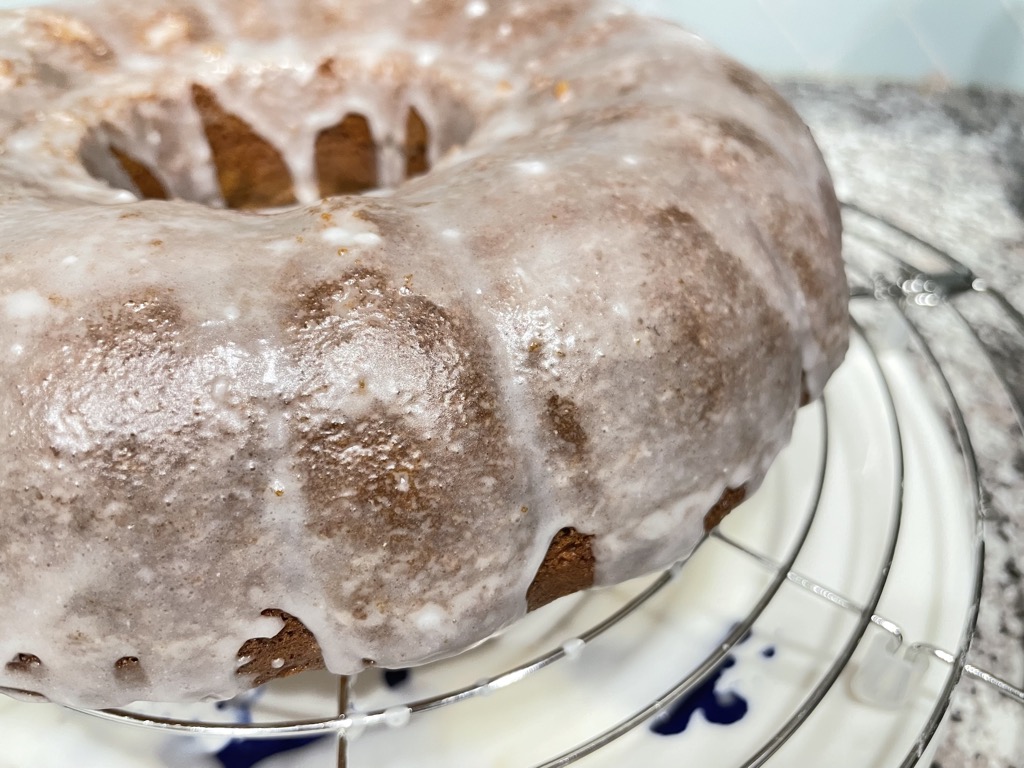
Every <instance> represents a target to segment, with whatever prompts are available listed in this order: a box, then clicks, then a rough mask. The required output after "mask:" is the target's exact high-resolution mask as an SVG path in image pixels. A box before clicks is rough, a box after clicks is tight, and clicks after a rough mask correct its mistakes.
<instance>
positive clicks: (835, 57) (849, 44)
mask: <svg viewBox="0 0 1024 768" xmlns="http://www.w3.org/2000/svg"><path fill="white" fill-rule="evenodd" d="M627 4H629V5H632V6H634V7H636V8H640V9H641V10H643V11H645V12H648V13H652V14H655V15H658V16H664V17H665V18H670V19H672V20H674V21H678V22H680V23H682V24H684V25H685V26H688V27H690V28H691V29H693V30H694V31H696V32H698V33H700V34H701V35H703V36H704V37H706V38H708V39H709V40H711V41H712V42H714V43H715V44H717V45H719V46H720V47H722V48H724V49H725V50H727V51H728V52H729V53H731V54H732V55H734V56H736V57H737V58H739V59H741V60H743V61H745V62H747V63H748V64H750V65H751V66H753V67H755V68H756V69H759V70H761V71H763V72H765V73H768V74H772V75H793V74H812V75H816V76H822V77H857V78H864V77H872V78H879V77H881V78H890V79H899V80H907V79H910V80H917V79H921V78H929V77H931V78H942V79H945V80H948V81H950V82H953V83H959V84H979V85H988V86H993V87H997V88H1010V89H1014V90H1022V91H1024V0H627Z"/></svg>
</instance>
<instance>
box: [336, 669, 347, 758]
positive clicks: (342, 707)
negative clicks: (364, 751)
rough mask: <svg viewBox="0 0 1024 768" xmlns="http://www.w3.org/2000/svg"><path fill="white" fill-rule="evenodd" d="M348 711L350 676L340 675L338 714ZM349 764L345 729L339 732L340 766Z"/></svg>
mask: <svg viewBox="0 0 1024 768" xmlns="http://www.w3.org/2000/svg"><path fill="white" fill-rule="evenodd" d="M347 712H348V677H346V676H345V675H339V676H338V714H339V715H344V714H346V713H347ZM346 766H348V739H346V738H345V736H344V731H339V732H338V768H346Z"/></svg>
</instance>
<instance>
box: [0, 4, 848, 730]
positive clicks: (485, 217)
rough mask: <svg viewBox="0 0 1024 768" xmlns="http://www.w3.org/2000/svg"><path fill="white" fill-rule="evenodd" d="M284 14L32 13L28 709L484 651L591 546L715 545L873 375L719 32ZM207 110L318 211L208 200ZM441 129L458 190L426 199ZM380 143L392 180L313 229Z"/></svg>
mask: <svg viewBox="0 0 1024 768" xmlns="http://www.w3.org/2000/svg"><path fill="white" fill-rule="evenodd" d="M385 5H386V8H385V7H383V6H385ZM280 6H281V7H280V9H279V10H278V11H276V12H275V13H273V14H267V15H266V16H264V15H263V14H259V15H258V16H254V15H253V14H252V13H251V11H252V9H253V8H258V7H261V6H258V5H253V4H249V3H243V2H239V1H235V0H211V1H210V2H204V3H202V4H201V5H199V4H194V5H193V4H190V3H182V4H175V5H173V6H172V5H169V4H167V3H164V2H161V1H160V0H136V2H133V3H131V4H130V5H127V4H119V7H118V8H117V9H116V10H115V9H112V8H111V7H109V5H107V4H102V3H97V4H83V5H80V6H77V7H74V8H73V9H72V10H70V11H67V12H57V11H48V10H47V11H39V10H32V11H24V12H14V13H0V93H2V94H3V102H2V106H0V307H2V310H3V316H4V318H5V322H4V323H3V324H2V326H0V349H4V350H8V353H7V355H6V359H5V363H6V364H5V366H4V367H3V369H2V372H0V419H2V421H0V425H2V427H3V429H4V430H5V436H6V440H5V441H4V444H3V445H2V446H0V526H2V528H3V531H4V536H3V540H2V541H0V563H2V566H0V606H2V609H3V610H2V612H3V615H4V616H5V617H6V623H7V625H8V630H7V631H5V632H4V633H2V634H0V664H2V663H3V662H4V661H5V660H6V659H14V658H15V657H16V656H17V654H28V653H31V654H34V655H35V656H38V657H39V658H40V659H41V660H42V661H43V665H42V668H41V671H39V672H32V673H26V672H24V671H19V670H17V669H12V668H11V667H7V668H4V667H3V666H0V687H6V688H12V689H22V690H32V691H38V692H40V693H43V694H45V695H46V696H48V697H50V698H51V699H54V700H58V701H64V702H72V703H76V704H85V705H92V706H99V705H102V706H109V705H114V704H122V703H126V702H128V701H131V700H135V699H150V700H168V701H169V700H190V699H191V700H197V699H202V698H205V697H209V696H219V697H226V696H230V695H233V694H235V693H237V692H238V691H239V690H240V689H242V688H244V687H246V686H247V685H248V684H249V683H250V682H251V681H250V680H249V679H248V678H245V677H239V676H238V675H237V674H236V672H235V670H236V668H237V667H238V666H240V664H242V663H244V662H243V661H241V660H239V658H238V653H239V648H240V647H241V646H242V644H243V643H244V642H245V641H246V640H248V639H250V638H254V637H269V636H272V635H273V634H274V633H275V632H277V631H278V630H279V629H280V628H281V625H282V622H281V620H280V619H276V618H268V617H264V616H261V611H263V610H265V609H278V610H282V611H285V612H287V613H289V614H291V615H292V616H295V617H298V618H299V619H300V620H301V621H302V622H303V623H304V624H305V626H306V627H308V628H309V629H310V630H311V631H312V632H313V634H314V635H315V636H316V637H317V639H318V640H319V643H320V645H321V647H322V651H323V656H324V659H325V661H326V663H327V665H328V667H329V668H330V669H332V670H334V671H336V672H338V673H352V672H355V671H357V670H358V669H360V668H361V667H362V666H363V664H364V661H363V660H364V659H373V660H374V661H376V662H377V663H380V664H383V665H385V666H403V665H409V664H414V663H417V662H423V661H426V660H429V659H432V658H436V657H439V656H443V655H445V654H450V653H455V652H458V651H460V650H462V649H464V648H466V647H468V646H470V645H471V644H473V643H475V642H478V641H479V640H481V639H482V638H484V637H486V636H487V635H489V634H491V633H492V632H494V631H496V630H498V629H500V628H501V627H503V626H506V625H507V624H509V623H510V622H511V621H513V620H515V619H516V618H518V617H519V616H521V615H522V614H523V613H524V612H525V610H526V601H525V595H526V592H527V588H528V586H529V585H530V583H531V580H532V579H533V576H534V574H535V573H536V571H537V568H538V566H539V565H540V563H541V561H542V559H543V557H544V554H545V551H546V549H547V546H548V543H549V542H550V541H551V539H552V537H553V536H554V534H555V533H556V532H557V531H558V530H559V529H561V528H563V527H568V526H571V527H573V528H575V529H577V530H578V531H580V532H582V533H584V534H587V535H592V536H593V537H594V540H593V549H594V553H595V556H596V561H597V566H596V567H597V574H596V577H597V582H598V583H600V584H607V583H613V582H616V581H620V580H623V579H626V578H630V577H632V576H635V575H638V574H641V573H644V572H648V571H650V570H652V569H655V568H660V567H663V566H665V565H667V564H669V563H670V562H672V561H673V560H675V559H677V558H679V557H681V556H683V555H685V554H686V553H687V552H689V551H690V550H691V549H692V547H693V546H694V544H695V543H696V542H697V541H698V540H699V538H700V536H701V534H702V526H703V518H704V515H705V514H706V513H707V512H708V510H709V509H710V508H711V507H713V506H714V505H715V503H716V501H718V499H719V498H720V497H721V496H722V494H723V492H724V491H725V490H726V489H727V488H739V487H742V486H746V487H748V488H750V489H752V488H754V487H756V486H757V484H758V483H759V482H760V480H761V478H762V477H763V474H764V472H765V471H766V469H767V467H768V465H769V463H770V462H771V460H772V458H773V457H774V456H775V455H776V453H777V452H778V450H779V449H780V448H781V447H782V445H783V444H784V443H785V442H786V441H787V439H788V435H789V432H790V428H791V425H792V419H793V415H794V413H795V410H796V407H797V404H798V401H799V398H800V395H801V371H803V378H804V380H805V385H806V389H807V391H808V393H809V394H810V395H811V396H816V395H817V394H819V393H820V391H821V388H822V386H823V385H824V382H825V380H826V378H827V377H828V375H829V373H830V372H831V370H832V369H833V368H834V367H835V366H836V365H837V364H838V361H839V360H840V359H841V357H842V354H843V352H844V350H845V344H846V341H845V339H846V324H845V309H844V307H845V300H844V299H845V283H844V280H843V275H842V267H841V263H840V260H839V221H838V212H837V210H836V208H835V201H834V197H833V196H832V192H831V187H830V183H829V180H828V175H827V172H826V170H825V168H824V165H823V163H822V162H821V159H820V156H819V154H818V152H817V149H816V147H815V145H814V143H813V140H812V139H811V137H810V135H809V133H808V132H807V130H806V129H805V128H804V126H803V125H802V124H801V123H800V121H799V120H798V119H797V118H796V116H795V115H794V114H793V113H792V112H791V111H790V110H789V109H788V108H787V107H786V106H785V105H784V104H782V103H781V102H780V101H779V99H778V97H777V96H775V95H774V93H773V92H771V90H770V89H768V87H767V86H765V85H764V84H763V83H762V82H761V81H759V80H757V79H756V78H755V77H754V76H752V75H750V74H749V73H747V72H746V71H745V70H743V69H742V68H740V67H739V66H738V65H736V64H734V63H733V62H730V61H729V60H727V59H725V58H724V57H722V56H720V55H719V54H717V53H715V52H714V51H712V50H711V49H710V48H708V46H707V45H706V44H705V43H703V42H702V41H700V40H699V39H697V38H695V37H693V36H692V35H690V34H689V33H686V32H683V31H681V30H679V29H677V28H674V27H671V26H669V25H665V24H662V23H660V22H654V21H650V20H645V19H641V18H639V17H634V16H631V15H626V14H621V13H619V12H617V11H616V12H609V11H608V10H607V9H606V8H605V7H604V6H602V5H600V4H599V3H595V4H593V5H592V4H589V3H580V2H573V3H562V2H558V1H557V0H547V1H545V2H541V1H540V0H536V1H531V2H511V0H509V1H508V2H502V1H499V0H492V1H491V2H486V3H485V2H478V1H476V0H474V1H473V2H468V3H466V2H462V1H461V0H458V1H456V2H449V1H447V0H422V2H418V3H412V2H408V0H389V2H387V3H385V4H382V3H380V2H378V0H373V2H371V0H358V1H356V0H346V1H345V2H342V1H341V0H336V1H335V2H332V1H331V0H315V1H313V2H309V3H303V4H302V5H301V8H299V7H297V6H295V7H293V5H292V4H289V3H285V2H281V3H280ZM200 9H201V10H200ZM328 60H331V61H332V62H333V63H332V65H331V67H330V69H331V71H332V72H333V73H334V74H331V75H324V74H322V72H321V69H320V68H321V65H322V64H323V63H324V62H326V61H328ZM318 72H319V74H318ZM339 73H340V74H339ZM471 73H472V74H471ZM193 84H199V85H202V86H203V87H205V88H207V89H209V90H210V91H212V92H213V93H214V94H215V96H216V98H217V100H218V102H219V103H220V105H221V106H222V107H223V108H224V109H225V110H227V111H229V112H231V113H233V114H235V115H237V116H238V117H240V118H242V119H244V120H245V121H246V122H247V123H249V124H250V125H251V126H252V127H253V129H254V130H255V131H256V132H257V133H258V134H259V135H261V136H262V137H264V138H265V139H267V140H268V141H269V142H270V143H271V144H272V145H273V146H274V147H275V148H276V149H277V150H278V151H279V153H280V155H281V157H282V158H283V159H284V161H285V163H286V165H287V167H288V169H289V171H290V173H291V176H292V180H293V183H294V189H295V194H296V197H297V199H298V202H299V204H298V205H296V206H292V207H290V208H282V209H281V210H279V211H273V212H267V213H265V214H253V213H239V212H234V211H225V210H220V209H218V208H217V206H220V205H222V204H223V202H224V200H223V197H222V195H221V191H220V189H219V185H218V179H217V174H216V172H215V169H214V168H213V166H212V164H211V151H210V148H209V146H208V144H207V142H206V138H205V134H204V128H203V124H202V121H201V119H200V116H199V115H198V113H197V110H196V109H195V108H194V106H193V102H192V96H191V88H192V86H193ZM410 107H415V108H416V109H417V111H418V112H419V113H420V114H421V115H423V118H424V120H425V122H426V123H427V125H428V126H429V128H430V145H429V147H428V157H429V159H430V161H431V163H432V165H433V169H432V171H431V173H430V174H428V175H426V176H424V177H422V178H418V179H415V180H412V181H409V182H405V183H403V178H404V174H405V167H404V158H403V155H402V153H401V152H400V150H399V148H400V147H402V146H404V143H405V130H406V129H405V125H406V123H405V116H406V114H407V113H408V110H409V108H410ZM349 114H361V115H363V116H365V117H366V118H367V119H368V121H369V124H370V126H371V128H372V130H373V133H374V139H375V142H376V144H377V145H378V147H379V148H380V151H379V153H378V164H379V168H378V177H379V180H380V182H381V183H382V185H383V186H384V187H386V188H388V189H387V190H384V191H382V192H379V193H375V194H371V195H363V196H358V197H353V196H348V197H335V198H330V199H328V200H326V201H322V202H317V197H318V194H319V193H318V186H317V180H316V178H315V175H316V167H315V163H314V146H315V142H316V139H317V136H318V135H319V134H320V132H321V131H322V130H324V129H325V128H328V127H330V126H333V125H335V124H337V123H338V122H339V121H340V120H341V119H342V118H344V117H345V116H346V115H349ZM110 143H113V144H114V145H116V146H118V147H119V148H120V149H122V150H124V151H127V152H129V153H130V154H131V155H132V156H133V157H135V158H136V159H137V160H138V161H140V162H142V163H143V164H145V165H146V166H148V167H149V168H150V170H151V171H152V172H153V174H154V175H155V176H156V177H157V179H158V180H159V181H160V182H161V183H162V184H163V185H164V186H165V187H166V189H167V190H168V191H169V193H170V194H171V196H172V197H176V198H181V199H179V200H175V201H172V202H158V201H141V202H136V201H135V197H134V196H133V195H131V194H130V193H126V192H125V191H124V190H123V189H114V188H113V187H111V186H110V185H108V184H107V183H105V182H104V181H101V180H98V179H97V178H94V177H93V176H91V175H90V173H89V172H88V171H87V170H86V168H85V165H89V166H90V169H91V170H92V172H93V173H96V174H98V175H100V176H102V177H104V178H106V179H107V180H109V181H110V182H111V183H113V184H115V185H120V186H122V187H132V182H131V181H130V179H129V178H128V177H127V175H126V174H125V172H124V170H123V169H121V167H120V166H119V165H118V164H117V163H116V162H115V161H114V160H113V158H112V157H111V156H110V154H109V152H107V150H106V147H107V145H108V144H110ZM188 201H191V202H188ZM575 648H576V646H575V645H568V646H567V649H566V652H567V653H570V652H571V651H573V650H574V649H575ZM123 657H137V658H138V659H139V660H140V666H141V670H142V672H143V673H144V674H143V675H141V676H136V677H126V676H118V675H117V674H115V668H114V662H115V661H116V660H117V659H119V658H123ZM280 661H281V665H282V666H283V665H284V663H285V661H284V659H281V660H280ZM273 664H274V665H276V664H277V660H275V661H274V662H273ZM404 716H405V715H404V714H402V713H395V717H394V718H393V719H394V720H395V721H396V724H400V723H398V720H400V719H401V717H404Z"/></svg>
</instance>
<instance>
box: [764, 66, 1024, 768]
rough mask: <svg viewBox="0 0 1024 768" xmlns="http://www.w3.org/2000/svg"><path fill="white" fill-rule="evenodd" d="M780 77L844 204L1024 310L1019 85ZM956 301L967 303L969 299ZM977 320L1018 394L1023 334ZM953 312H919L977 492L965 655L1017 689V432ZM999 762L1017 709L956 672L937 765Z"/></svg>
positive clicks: (1021, 647) (1023, 532) (1022, 562)
mask: <svg viewBox="0 0 1024 768" xmlns="http://www.w3.org/2000/svg"><path fill="white" fill-rule="evenodd" d="M779 86H780V88H781V90H782V91H783V93H784V94H785V95H786V96H787V97H788V98H789V99H790V100H791V101H792V102H793V103H794V105H795V106H796V107H797V109H798V111H800V113H801V114H802V115H803V116H804V118H805V120H806V121H807V122H808V123H809V125H810V126H811V128H812V129H813V130H814V132H815V135H816V136H817V138H818V140H819V142H820V144H821V145H822V149H823V151H824V153H825V156H826V159H827V160H828V162H829V165H830V167H831V168H832V171H833V175H834V177H835V180H836V186H837V189H838V191H839V194H840V197H841V198H842V199H843V200H844V201H846V202H850V203H854V204H856V205H857V206H859V207H861V208H864V209H866V210H869V211H872V212H877V213H880V214H883V215H884V216H885V217H886V218H887V219H889V220H891V221H893V222H894V223H896V224H898V225H899V226H901V227H902V228H904V229H906V230H907V231H909V232H912V233H914V234H916V235H918V236H920V237H922V238H923V239H925V240H927V241H929V242H930V243H933V244H934V245H936V246H937V247H939V248H941V249H943V250H945V251H947V252H949V253H950V254H951V255H953V256H955V257H956V258H957V259H958V260H960V261H961V262H962V263H964V264H965V265H967V266H968V267H970V268H971V269H972V270H973V271H974V272H975V273H976V275H977V276H978V277H979V278H981V279H982V280H984V281H986V282H987V283H988V284H990V285H992V286H997V287H998V288H999V289H1000V290H1001V291H1003V292H1004V293H1005V294H1006V295H1007V297H1008V298H1009V299H1010V300H1011V302H1013V304H1014V305H1015V306H1016V307H1017V308H1019V309H1024V127H1022V126H1024V95H1017V94H1007V93H997V92H992V91H984V90H965V89H948V88H943V87H941V86H912V85H888V84H862V85H855V84H836V83H818V82H803V81H785V82H782V83H779ZM957 301H960V300H959V299H958V300H957ZM963 301H964V302H965V305H966V306H965V309H966V310H967V311H968V312H970V311H973V310H974V307H972V306H970V301H971V297H970V296H968V297H966V298H965V299H963ZM922 312H927V310H922ZM971 317H972V320H973V321H974V322H975V323H976V324H977V326H978V328H979V330H980V333H981V336H982V338H984V339H986V340H987V341H988V342H989V343H990V344H991V347H992V350H993V354H994V357H995V359H996V361H997V362H998V364H999V368H1000V372H1001V373H1002V374H1003V375H1004V376H1005V377H1006V378H1008V379H1009V380H1010V384H1011V386H1010V392H1011V394H1015V395H1016V396H1018V397H1019V398H1020V402H1024V338H1015V337H1014V335H1013V334H1012V333H1009V332H1008V331H1007V328H1006V326H1005V324H1001V323H998V322H997V321H996V320H995V319H991V320H990V319H989V318H988V317H987V316H986V314H985V313H984V312H976V313H975V314H974V315H971ZM952 322H953V320H952V317H951V313H948V312H946V313H940V312H934V313H933V314H932V316H931V317H928V318H925V320H924V323H925V324H926V325H929V333H930V337H931V338H932V339H933V340H935V341H936V348H937V349H938V351H939V354H940V356H941V357H942V359H943V362H944V363H946V364H948V371H947V372H948V373H949V375H950V378H951V384H952V385H953V387H954V390H955V392H956V394H957V398H958V400H959V401H960V402H961V405H962V406H963V408H964V411H965V416H966V420H967V423H968V427H969V429H970V431H971V434H972V438H973V440H974V443H975V447H976V449H977V452H978V458H979V469H980V474H981V480H982V485H983V488H984V498H983V506H984V508H985V510H986V519H985V523H984V528H985V543H986V549H987V552H986V558H985V587H984V596H983V601H982V606H981V611H980V615H979V621H978V629H977V633H976V637H975V641H974V645H973V647H972V650H971V653H970V655H969V657H968V661H969V662H970V663H972V664H975V665H977V666H979V667H982V668H984V669H986V670H988V671H991V672H993V673H994V674H996V675H998V676H1000V677H1002V678H1004V679H1005V680H1007V681H1008V682H1010V683H1011V684H1013V685H1016V686H1022V685H1024V576H1022V572H1024V434H1022V432H1021V428H1020V426H1019V425H1018V423H1017V419H1016V416H1015V414H1014V411H1013V409H1012V407H1011V400H1010V399H1009V396H1008V395H1007V392H1006V391H1004V390H1003V388H1002V386H1001V385H1000V383H999V381H998V379H996V378H994V377H993V371H992V366H991V364H990V363H989V362H988V361H987V360H985V359H984V358H983V357H982V356H981V355H979V354H978V350H977V347H976V345H974V342H973V341H972V340H971V339H970V338H969V337H965V336H964V335H963V334H962V333H960V334H958V333H956V332H955V330H956V329H954V328H953V327H951V325H952ZM961 330H962V329H961ZM997 766H998V768H1022V767H1024V706H1021V705H1019V704H1016V703H1014V702H1013V701H1011V700H1010V699H1007V698H1005V697H1002V696H1000V695H999V694H997V693H996V692H994V691H993V690H992V689H991V688H989V687H988V686H986V685H983V684H980V683H977V682H975V681H973V680H968V679H964V680H963V681H961V683H960V685H959V688H958V689H957V692H956V694H955V696H954V699H953V702H952V706H951V708H950V714H949V722H948V726H947V728H946V730H945V731H943V732H942V734H941V736H940V744H939V747H938V752H937V754H936V758H935V762H934V764H933V767H932V768H983V767H984V768H989V767H991V768H996V767H997Z"/></svg>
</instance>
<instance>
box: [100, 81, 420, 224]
mask: <svg viewBox="0 0 1024 768" xmlns="http://www.w3.org/2000/svg"><path fill="white" fill-rule="evenodd" d="M190 96H191V103H190V104H188V105H186V108H187V109H191V110H193V112H192V114H193V115H194V116H195V117H196V118H198V124H199V126H201V129H200V130H197V131H196V132H195V133H196V135H195V136H194V137H192V138H191V139H190V138H189V137H188V136H186V135H183V134H184V131H182V130H181V129H180V128H178V129H177V130H176V128H175V124H174V121H173V120H172V119H170V117H169V116H170V115H171V114H172V113H173V111H174V110H173V109H166V110H163V111H161V110H159V109H156V110H154V109H139V108H136V109H133V110H131V111H130V113H129V115H128V117H127V119H126V120H125V121H124V122H126V123H127V125H125V126H124V127H121V126H118V125H116V124H114V123H105V124H104V125H103V126H102V127H101V128H99V129H97V130H94V131H92V132H91V134H90V136H89V137H88V138H87V139H86V141H85V142H84V143H83V145H82V148H81V158H82V162H83V164H84V166H85V168H86V170H87V171H89V173H90V174H91V175H92V176H93V177H94V178H97V179H100V180H102V181H105V182H107V183H108V184H110V185H111V186H113V187H116V188H120V189H127V190H129V191H130V192H132V193H133V194H135V195H137V196H138V197H139V198H140V199H149V200H170V199H182V200H191V201H193V202H199V203H204V204H207V205H211V206H214V207H226V208H234V209H243V210H246V209H248V210H266V209H273V208H280V207H285V206H291V205H296V204H299V203H304V204H308V203H312V202H315V201H316V199H317V198H318V197H319V198H320V199H323V198H327V197H332V196H335V195H354V194H361V193H365V192H369V191H372V190H377V189H380V188H382V187H390V186H397V184H399V183H401V182H402V181H404V180H406V179H410V178H413V177H415V176H419V175H422V174H424V173H427V172H428V171H429V170H430V154H431V151H430V146H431V132H430V129H429V128H428V127H427V124H426V121H425V120H424V118H423V116H422V114H421V113H420V111H419V110H418V109H417V108H416V107H415V106H412V105H410V106H408V107H407V108H406V109H405V111H404V124H403V125H399V126H395V127H394V129H392V130H383V131H381V134H384V136H383V138H382V137H381V135H380V134H375V128H386V126H373V125H371V124H370V122H369V120H368V119H367V118H366V117H365V116H364V115H363V114H360V113H359V112H356V111H353V112H349V113H347V114H345V115H344V117H343V118H342V119H341V120H340V121H339V122H337V123H336V124H334V125H331V126H328V127H326V128H323V129H321V130H320V131H319V132H318V133H317V134H316V135H315V139H314V141H313V142H312V143H313V146H312V147H311V148H310V151H311V152H312V154H313V157H312V162H309V160H310V159H309V158H305V159H304V160H302V161H301V162H300V163H297V164H296V165H300V166H301V167H300V168H299V169H298V170H297V171H294V172H293V170H294V169H293V168H291V167H289V163H288V160H287V158H286V156H285V154H284V153H283V152H282V151H281V150H280V149H279V148H278V147H275V146H274V144H273V143H272V142H271V141H269V140H268V139H267V138H266V137H264V136H263V135H261V133H260V132H259V130H258V129H257V127H256V126H253V125H251V124H250V123H249V122H247V121H246V120H244V119H243V118H242V117H240V116H238V115H236V114H233V113H232V112H230V111H229V110H227V109H225V108H224V107H223V106H222V104H221V103H220V101H219V100H218V99H217V97H216V95H215V94H214V93H213V92H212V91H211V90H209V89H208V88H205V87H204V86H201V85H193V86H192V88H191V93H190ZM154 115H155V116H154ZM140 136H141V137H144V138H143V139H142V140H141V141H140V140H138V139H137V138H135V137H140ZM190 141H191V144H190ZM203 142H205V145H206V146H205V147H199V148H198V149H199V151H198V152H197V148H196V147H195V146H193V145H195V144H202V143H203ZM204 150H208V152H206V151H204ZM197 155H198V156H200V157H204V158H205V157H208V164H207V165H206V167H203V168H199V169H197V168H195V167H194V166H195V165H197V163H192V164H191V166H190V165H189V163H188V162H187V159H188V158H190V157H195V156H197ZM198 165H202V163H198ZM396 177H397V178H396Z"/></svg>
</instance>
